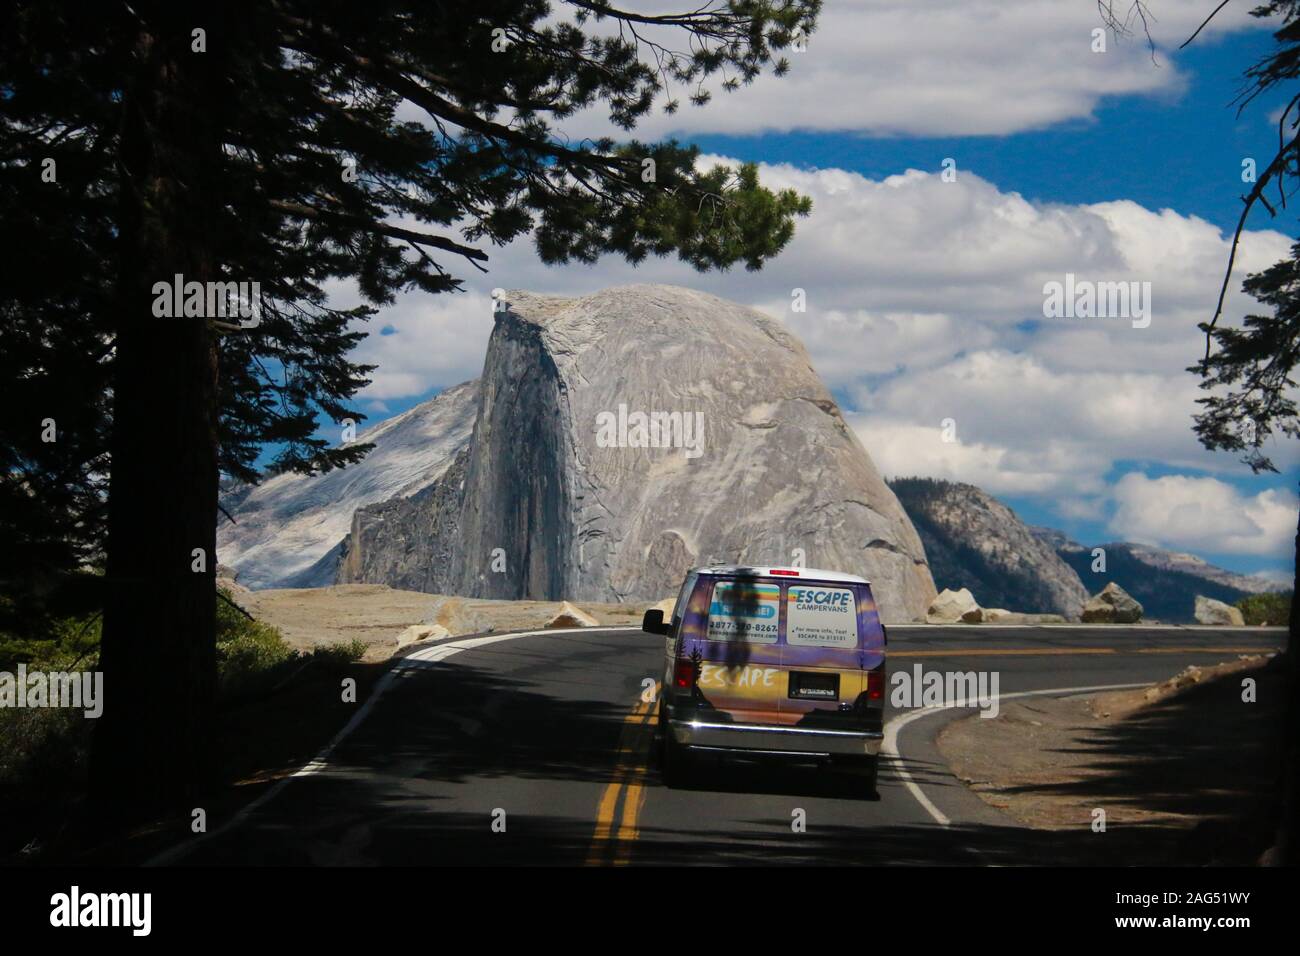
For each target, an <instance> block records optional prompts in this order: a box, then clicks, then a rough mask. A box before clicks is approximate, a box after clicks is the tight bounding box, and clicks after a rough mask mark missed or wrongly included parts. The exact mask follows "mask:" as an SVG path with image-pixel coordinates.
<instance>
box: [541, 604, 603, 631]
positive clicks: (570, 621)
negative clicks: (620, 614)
mask: <svg viewBox="0 0 1300 956" xmlns="http://www.w3.org/2000/svg"><path fill="white" fill-rule="evenodd" d="M599 624H600V621H598V620H596V619H595V618H594V617H592V616H591V615H590V614H588V613H587V612H586V611H584V610H582V609H581V608H576V607H574V606H573V605H572V604H570V603H569V602H568V601H565V602H564V603H562V604H561V605H560V609H559V610H558V611H556V612H555V614H554V615H553V616H552V617H551V619H550V620H549V621H547V622H546V626H547V627H548V628H550V627H597V626H599Z"/></svg>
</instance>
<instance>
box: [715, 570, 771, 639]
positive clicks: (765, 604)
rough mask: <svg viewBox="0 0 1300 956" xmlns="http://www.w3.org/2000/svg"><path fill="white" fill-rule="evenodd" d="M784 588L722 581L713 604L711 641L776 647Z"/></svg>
mask: <svg viewBox="0 0 1300 956" xmlns="http://www.w3.org/2000/svg"><path fill="white" fill-rule="evenodd" d="M780 611H781V586H780V585H779V584H760V583H759V582H757V581H719V582H717V583H716V584H715V585H714V586H713V600H712V601H711V602H710V604H709V629H708V633H707V635H706V637H707V638H708V640H710V641H737V642H741V643H745V644H775V643H776V635H777V626H778V622H779V620H780Z"/></svg>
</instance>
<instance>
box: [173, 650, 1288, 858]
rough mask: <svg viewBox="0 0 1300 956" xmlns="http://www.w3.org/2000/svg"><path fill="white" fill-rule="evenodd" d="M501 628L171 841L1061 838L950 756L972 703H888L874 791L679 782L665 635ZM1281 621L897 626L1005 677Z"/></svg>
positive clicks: (943, 666)
mask: <svg viewBox="0 0 1300 956" xmlns="http://www.w3.org/2000/svg"><path fill="white" fill-rule="evenodd" d="M487 640H488V642H484V643H480V644H473V643H472V640H461V641H453V642H448V643H444V644H442V645H435V646H433V647H426V648H421V649H420V650H419V651H418V652H417V653H416V654H415V655H414V656H413V657H408V658H406V659H405V660H404V661H403V663H402V664H401V666H400V667H398V668H397V669H395V670H394V671H393V672H392V677H391V679H390V680H388V682H387V683H386V685H385V686H384V688H383V691H382V694H381V696H380V697H379V698H378V699H377V700H376V699H372V700H371V701H364V700H363V701H362V702H360V703H359V704H358V707H359V708H362V707H365V708H366V709H365V713H364V715H363V716H362V717H361V719H360V720H356V719H354V721H353V727H352V729H350V730H349V731H348V732H347V733H346V735H344V736H343V737H342V738H341V739H339V740H338V741H337V743H336V745H335V746H334V747H333V749H332V751H331V752H330V753H329V754H328V756H327V757H326V758H325V759H323V760H320V761H318V762H317V763H315V764H314V765H312V766H311V767H310V768H308V769H307V770H306V771H304V772H302V773H300V774H299V775H298V776H296V777H294V778H292V779H291V780H289V781H288V782H287V783H285V784H281V785H278V786H276V787H274V788H273V789H272V790H270V791H267V792H265V793H263V794H262V795H261V797H260V798H259V801H258V802H257V803H256V804H255V805H253V806H251V807H246V808H245V809H244V811H243V812H241V813H240V814H239V815H237V816H232V817H228V818H227V819H225V820H221V819H211V820H210V826H211V828H212V832H210V833H209V834H207V835H206V836H204V837H193V838H190V839H187V840H185V841H183V842H181V843H179V844H177V846H176V847H175V849H174V850H172V851H170V852H169V853H168V854H166V855H165V856H164V857H162V858H160V859H159V860H158V861H157V862H160V863H184V864H226V863H239V864H316V865H360V866H364V865H376V864H383V865H403V864H459V865H494V864H584V863H589V864H596V865H618V864H633V865H640V864H654V863H746V864H768V863H781V864H789V863H801V862H814V863H859V864H882V863H927V864H959V865H968V864H988V863H1046V862H1052V853H1053V848H1054V846H1055V845H1056V844H1054V843H1053V840H1052V839H1049V838H1047V837H1045V836H1044V835H1043V834H1041V833H1038V832H1035V831H1030V830H1027V829H1024V828H1021V827H1019V826H1017V825H1016V824H1015V823H1014V822H1012V821H1011V820H1010V819H1009V818H1007V817H1006V816H1004V815H1002V814H1001V813H999V812H998V811H996V810H994V809H992V808H990V807H989V806H987V805H986V804H985V803H984V802H983V801H981V800H980V799H979V798H978V797H977V796H976V795H974V794H973V793H971V792H970V791H968V790H967V789H966V788H965V787H964V786H963V785H962V784H961V783H960V782H958V781H957V780H955V779H954V778H953V777H952V775H951V774H950V773H949V771H948V770H947V768H946V766H945V764H944V762H943V760H942V759H941V757H940V756H939V754H938V751H937V749H936V747H935V743H934V741H935V736H936V734H937V733H938V731H939V730H940V729H941V727H942V726H943V725H944V723H945V722H946V721H948V720H951V719H955V718H956V717H960V716H964V715H967V714H969V713H970V711H969V710H963V709H960V708H957V709H950V710H945V711H941V712H933V711H931V712H927V713H925V714H924V715H921V716H919V717H916V718H909V717H908V716H907V713H906V711H900V710H898V709H891V710H890V711H888V712H887V715H886V717H887V720H893V729H894V732H895V734H896V737H897V740H896V747H897V752H898V755H899V757H898V759H897V760H886V761H882V766H881V772H880V784H879V799H874V800H873V799H867V798H866V797H865V793H864V788H863V787H862V785H861V783H860V781H859V780H857V779H856V778H853V777H847V776H840V775H838V774H836V773H833V772H831V771H829V770H819V769H818V768H816V767H802V766H784V767H773V766H770V765H749V764H745V763H739V762H728V763H726V764H723V765H721V766H714V767H706V768H705V769H704V772H702V773H701V774H700V776H699V778H698V780H697V781H696V782H695V783H694V785H693V786H692V788H691V789H684V790H669V789H667V788H666V787H664V786H663V785H662V784H661V783H660V781H659V777H658V773H657V769H656V762H655V759H654V756H653V754H652V749H651V738H652V734H653V730H654V728H653V722H654V717H653V707H652V706H651V705H650V704H649V703H647V702H645V701H643V699H642V698H643V695H644V693H645V685H644V683H643V682H645V681H646V680H647V679H655V678H657V677H659V676H660V660H661V654H662V639H661V638H659V637H654V636H650V635H647V634H644V633H641V632H640V631H625V630H596V629H592V630H586V631H582V632H553V633H549V634H545V635H537V636H524V637H513V636H509V637H507V638H506V639H502V638H501V636H496V638H495V639H492V638H489V639H487ZM1284 640H1285V636H1284V634H1283V633H1282V631H1281V630H1273V629H1270V630H1267V631H1261V630H1260V629H1251V630H1233V629H1209V628H1141V627H1134V628H1130V627H1105V628H1096V627H1094V628H1087V627H1052V628H1044V627H1014V628H1013V627H1006V628H999V627H993V626H987V625H984V626H980V627H978V628H975V627H970V626H965V627H962V626H957V627H915V628H908V627H901V626H898V627H891V628H890V648H889V650H890V664H889V666H890V671H891V672H894V671H897V670H900V669H904V668H905V669H907V670H909V671H910V670H911V669H912V667H913V665H915V664H921V665H922V667H923V668H925V669H926V670H938V671H949V670H959V671H969V670H976V671H997V672H998V675H999V691H1000V693H1001V694H1002V696H1003V697H1006V696H1007V695H1009V694H1015V693H1025V692H1035V691H1042V690H1058V689H1062V688H1088V687H1098V686H1109V685H1119V684H1132V683H1146V682H1150V681H1156V680H1163V679H1165V678H1167V677H1169V676H1171V675H1173V674H1174V673H1176V672H1177V671H1179V670H1181V669H1182V668H1183V667H1185V666H1187V665H1188V664H1193V663H1197V664H1212V663H1217V662H1219V661H1224V660H1230V659H1232V658H1233V657H1234V656H1235V655H1236V654H1238V653H1243V652H1246V651H1251V650H1261V649H1274V648H1280V647H1281V645H1282V643H1283V641H1284ZM461 648H463V649H461ZM372 698H373V695H372ZM798 819H802V821H803V828H802V830H800V829H799V828H797V827H796V826H795V825H794V824H795V822H796V820H798Z"/></svg>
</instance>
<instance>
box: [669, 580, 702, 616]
mask: <svg viewBox="0 0 1300 956" xmlns="http://www.w3.org/2000/svg"><path fill="white" fill-rule="evenodd" d="M699 579H700V576H699V575H698V574H688V575H686V583H685V584H683V585H682V589H681V591H680V592H679V593H678V595H677V603H676V604H674V605H673V620H674V621H680V620H681V619H682V618H683V617H685V616H686V605H687V603H688V602H689V601H690V600H691V592H692V591H694V590H695V582H696V581H698V580H699Z"/></svg>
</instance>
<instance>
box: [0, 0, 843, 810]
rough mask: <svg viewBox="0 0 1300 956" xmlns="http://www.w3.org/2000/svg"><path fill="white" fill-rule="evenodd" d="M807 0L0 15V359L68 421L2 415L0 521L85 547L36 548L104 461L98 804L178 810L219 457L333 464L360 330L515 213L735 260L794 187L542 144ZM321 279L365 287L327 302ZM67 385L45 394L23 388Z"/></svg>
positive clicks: (774, 55)
mask: <svg viewBox="0 0 1300 956" xmlns="http://www.w3.org/2000/svg"><path fill="white" fill-rule="evenodd" d="M818 7H819V0H728V2H707V3H704V4H702V5H700V6H698V7H696V6H695V5H691V6H690V7H688V9H686V10H685V11H684V12H680V13H664V14H654V15H643V14H638V13H634V12H630V11H622V10H619V9H616V8H614V7H612V6H610V5H608V4H607V3H605V2H603V0H567V2H564V3H557V4H550V3H547V2H543V0H476V2H475V3H463V2H432V3H398V2H384V0H375V2H370V3H365V4H355V3H341V2H324V3H322V2H315V0H313V2H306V0H281V2H271V0H262V2H250V0H245V2H230V3H222V4H210V5H199V4H191V3H185V2H170V0H152V2H150V0H140V2H133V3H131V4H124V3H116V2H109V3H102V4H94V5H81V4H71V3H50V2H18V3H12V4H8V5H6V10H5V13H4V14H0V18H2V19H0V136H2V137H3V138H2V139H0V188H3V190H4V193H3V198H2V199H0V203H3V205H0V210H3V212H4V213H5V220H6V221H5V224H4V229H5V235H6V237H8V238H11V239H14V240H21V241H22V242H27V241H29V240H28V239H26V238H24V237H26V236H27V235H28V234H29V233H30V236H31V238H30V245H29V246H28V248H27V250H26V253H25V255H24V257H23V258H21V259H20V261H21V262H24V263H26V264H27V265H28V266H29V271H28V272H27V274H26V275H23V276H15V275H12V274H8V273H7V274H6V276H5V278H4V279H3V280H0V282H3V285H0V293H2V297H0V301H3V303H4V304H3V306H2V308H3V309H4V312H3V313H0V315H2V316H3V317H5V318H6V319H14V318H16V320H17V328H18V332H17V334H16V335H15V334H12V333H11V332H10V331H9V328H8V326H7V328H6V344H7V345H8V344H9V343H12V344H13V346H14V347H13V349H12V350H11V351H12V353H13V354H12V355H11V356H7V357H6V362H7V364H6V371H7V372H11V374H14V375H15V376H16V377H17V379H18V381H20V382H22V383H23V387H24V388H26V389H27V390H28V394H30V395H31V396H32V398H33V400H34V402H35V404H34V405H32V406H30V407H31V408H33V409H34V411H33V412H32V413H31V415H34V416H36V417H38V418H44V417H50V416H49V415H48V414H46V413H43V412H42V408H54V409H59V410H60V412H59V415H55V416H53V417H62V418H63V419H64V421H63V422H62V423H61V424H60V443H56V448H57V449H58V452H57V454H56V453H55V452H53V451H51V450H49V449H43V450H42V449H39V448H37V447H36V445H35V444H34V443H33V441H32V439H31V437H30V436H31V435H33V434H34V431H33V429H34V428H35V427H36V426H35V424H34V419H33V418H31V417H29V416H28V415H27V414H26V413H25V414H24V416H23V420H22V421H18V422H15V423H13V425H12V427H13V429H14V431H15V433H16V434H18V435H19V436H21V438H22V440H21V441H19V442H17V443H16V444H15V445H14V449H15V450H14V451H13V452H12V453H11V452H10V451H9V449H8V447H7V448H6V459H5V460H4V464H5V466H6V482H8V484H6V485H5V486H4V487H5V498H4V499H2V500H0V507H3V509H4V516H3V520H4V521H5V523H6V527H7V526H8V524H9V523H10V522H11V521H14V520H16V514H17V512H19V511H21V504H22V502H23V501H26V502H27V503H29V504H30V505H32V507H31V508H30V509H29V510H30V512H31V514H32V515H34V516H36V517H34V518H33V521H34V522H35V526H34V527H33V528H31V529H30V537H31V538H32V539H33V540H35V539H42V540H48V541H51V542H55V541H59V540H64V541H68V542H82V543H84V545H85V547H84V548H77V547H73V548H71V549H70V550H69V551H68V552H67V553H52V554H51V556H50V560H51V562H53V563H54V564H55V565H58V564H60V563H61V564H62V565H63V566H64V568H65V569H66V568H68V567H70V566H72V564H73V563H74V562H76V561H79V560H84V557H85V555H84V554H82V553H81V552H82V551H84V550H86V549H89V550H94V547H95V543H96V541H97V540H98V536H99V534H100V531H99V528H98V527H97V526H96V525H95V524H94V514H95V511H96V509H97V508H98V509H100V510H101V511H102V510H103V506H104V496H103V494H102V487H101V485H102V482H103V476H104V474H105V468H106V469H107V475H108V488H107V508H106V523H107V532H106V533H107V546H106V549H105V550H106V556H105V567H106V577H105V579H104V580H105V596H106V597H105V608H104V629H103V644H102V658H101V661H102V668H103V670H104V673H105V685H106V690H105V696H106V701H107V703H106V708H105V712H104V716H103V717H102V718H100V721H99V723H98V726H97V728H96V736H95V745H94V751H93V755H92V767H91V782H92V796H93V798H94V802H95V805H96V806H97V807H98V808H99V810H100V812H101V813H102V815H103V816H102V819H103V820H104V821H105V822H108V823H119V822H124V821H129V820H132V819H137V818H140V817H143V816H146V815H148V814H152V813H155V812H158V811H160V810H164V809H177V808H185V807H188V806H190V805H191V804H190V803H189V802H188V801H189V800H190V799H192V796H193V794H194V793H195V791H196V788H199V787H201V786H203V784H204V781H205V772H206V769H207V763H206V760H205V754H206V752H207V749H208V748H207V739H208V734H209V732H210V718H211V712H212V701H213V692H214V673H215V660H214V618H213V587H214V571H215V564H216V558H215V529H216V524H217V517H218V508H219V501H218V482H219V477H220V475H222V474H225V475H227V476H230V477H232V478H235V479H239V480H241V481H246V482H252V481H256V480H257V478H258V475H257V472H256V470H255V468H254V463H255V461H256V459H257V456H258V454H259V453H260V451H261V449H262V448H263V447H264V446H266V445H268V444H269V445H273V446H274V447H275V448H277V449H278V453H277V457H276V460H275V463H274V468H275V469H277V470H282V469H291V470H295V471H300V472H307V473H310V472H314V471H318V470H324V469H329V468H334V467H341V466H346V465H347V464H349V463H351V462H354V461H356V460H357V459H358V458H360V457H361V456H362V455H363V454H364V453H365V451H366V446H364V445H358V444H341V443H340V442H336V441H331V440H330V438H329V437H328V435H326V436H325V437H322V432H321V428H320V421H321V419H322V417H323V418H325V419H329V420H331V421H333V422H335V423H341V422H344V421H346V420H348V419H352V420H354V421H359V420H361V419H362V418H363V416H362V415H361V414H360V413H359V412H358V411H357V410H356V409H355V408H353V407H352V406H351V405H350V404H349V400H350V398H351V397H352V396H353V395H355V394H356V392H357V391H358V389H360V388H361V387H362V386H364V385H365V384H366V382H367V378H366V376H367V373H368V372H369V371H370V370H369V369H368V368H367V367H366V366H363V365H359V364H356V363H354V362H352V361H350V359H349V357H348V355H349V352H350V350H351V349H352V347H353V346H354V345H355V344H356V343H357V341H359V339H360V338H361V336H362V335H363V334H364V332H363V331H362V330H361V329H360V328H359V325H360V323H362V322H364V320H365V319H366V318H368V317H369V316H371V315H373V314H374V313H375V311H376V310H377V309H381V308H383V307H384V306H385V305H387V304H390V303H391V302H393V300H394V297H395V296H396V295H397V294H398V293H399V292H402V291H405V290H412V289H418V290H423V291H425V292H432V293H442V292H453V291H456V290H458V289H460V288H461V282H460V280H459V279H458V278H457V277H456V275H455V274H454V271H453V269H454V268H455V265H456V264H459V266H460V267H462V268H463V267H465V266H466V264H468V266H471V267H476V268H484V264H485V263H486V262H488V254H487V252H486V251H485V250H486V249H488V248H490V247H492V246H497V245H501V244H503V243H506V242H509V241H510V240H512V239H514V238H516V237H519V236H521V235H525V234H530V233H531V234H532V235H533V237H534V240H535V245H536V249H537V253H538V255H539V256H540V258H541V259H542V260H543V261H545V262H548V263H564V262H571V261H577V262H583V263H587V262H593V261H595V260H596V259H597V258H598V257H599V256H601V255H603V254H606V253H614V254H617V255H620V256H622V257H624V258H626V259H628V260H630V261H632V262H639V261H641V260H643V259H645V258H646V257H647V256H650V255H656V256H664V255H670V254H675V255H677V256H678V257H680V258H681V259H683V260H684V261H687V262H689V263H691V264H692V265H693V266H695V267H696V268H699V269H710V268H726V267H729V266H731V265H733V264H736V263H744V265H745V266H746V267H748V268H751V269H756V268H759V267H761V266H762V265H763V263H765V262H766V261H767V260H768V259H769V258H770V257H771V256H773V255H775V254H776V253H778V252H779V251H780V250H781V248H782V247H783V246H784V245H785V244H786V243H787V242H788V241H789V239H790V238H791V235H792V232H793V221H794V219H795V217H796V216H799V215H804V214H806V213H807V212H808V209H809V203H808V201H807V200H806V199H805V198H803V197H800V196H798V195H796V194H794V193H793V192H790V191H783V192H779V193H773V192H772V191H769V190H767V189H765V188H764V187H763V186H762V185H761V184H760V183H759V182H758V179H757V175H756V171H755V169H754V167H752V166H741V167H739V168H734V169H733V168H727V167H715V168H712V169H702V168H697V159H698V151H697V150H696V149H695V148H693V147H691V146H689V145H682V144H680V143H677V142H675V141H668V142H659V143H652V144H647V143H641V142H638V141H636V140H634V139H627V140H626V141H623V142H616V141H615V139H614V138H612V137H609V138H600V139H596V140H594V141H593V140H583V141H577V142H574V141H570V140H568V139H567V138H565V137H564V136H563V135H562V129H561V121H563V120H565V119H567V118H570V117H573V116H574V115H575V114H576V113H578V112H579V111H580V110H596V109H599V110H603V111H604V112H605V113H606V114H607V115H608V117H609V119H610V120H611V121H612V123H613V124H614V126H615V127H617V128H618V129H620V130H622V131H624V132H627V131H630V130H632V129H633V128H634V127H635V125H636V124H637V122H638V121H639V120H641V119H642V118H643V117H645V116H646V115H647V114H648V113H649V111H650V110H652V109H653V108H656V104H657V103H660V102H662V103H663V106H664V108H666V109H669V110H674V109H676V108H677V107H678V97H679V96H680V95H682V91H685V95H686V96H687V97H688V99H689V100H690V101H691V102H692V103H694V104H696V105H703V104H705V103H707V102H708V100H709V97H710V91H709V89H708V86H707V83H708V82H710V81H720V85H721V87H722V88H723V89H733V88H735V87H736V86H737V85H739V84H741V83H748V82H750V81H752V80H753V79H754V78H755V77H757V76H758V75H759V74H760V73H761V72H762V71H764V70H766V69H771V70H772V71H774V72H776V73H778V74H779V73H783V72H784V71H785V70H786V68H787V66H788V64H787V63H786V61H785V60H784V59H782V58H780V51H781V50H782V49H784V48H787V47H790V46H792V45H793V44H795V43H796V42H797V41H799V40H800V38H801V37H802V36H804V35H807V34H808V33H810V32H811V30H812V29H813V26H814V21H815V17H816V14H817V12H818ZM46 159H54V160H55V165H56V167H57V170H58V174H57V179H56V180H55V181H53V182H49V181H43V180H42V177H41V171H42V163H43V161H44V160H46ZM15 212H17V213H19V215H18V217H17V218H15V219H14V220H13V221H10V220H9V215H10V214H11V213H15ZM177 277H179V278H177ZM338 279H345V280H351V281H353V282H355V283H356V285H357V287H358V288H359V289H360V291H361V293H362V294H363V296H364V298H365V300H366V302H367V304H366V305H364V306H362V307H359V308H355V309H349V310H340V309H338V308H335V307H333V306H332V305H331V304H330V301H329V299H328V297H327V295H326V292H325V289H326V284H327V283H329V282H331V281H332V280H338ZM174 282H183V283H205V284H207V283H239V282H247V283H250V284H251V283H252V282H256V283H258V292H257V295H256V297H255V298H256V301H255V302H252V303H243V305H244V306H246V307H247V308H245V309H244V311H245V312H246V313H247V314H243V315H235V316H231V315H229V314H227V315H224V316H223V315H216V314H213V311H214V309H215V307H216V305H217V304H224V300H219V299H214V300H212V301H210V302H207V304H206V307H203V308H200V303H199V301H198V300H197V299H196V300H194V307H193V308H192V309H189V310H188V311H190V312H191V313H201V314H189V315H185V314H181V315H166V314H160V313H166V312H167V311H168V309H167V306H168V303H169V301H171V296H169V295H167V294H166V293H165V289H166V287H167V286H169V285H171V284H173V283H174ZM246 288H250V289H251V288H252V287H251V285H250V286H247V287H246ZM160 289H162V290H164V291H163V292H160V291H159V290H160ZM232 306H233V301H232ZM185 311H187V310H186V309H184V308H183V309H182V312H185ZM65 386H66V387H67V388H68V389H69V391H67V392H65V393H63V395H62V398H61V400H62V401H64V402H66V409H65V406H61V405H60V404H59V402H58V401H56V400H55V399H53V398H51V394H52V393H54V392H58V391H59V390H60V389H64V388H65ZM6 427H8V425H7V426H6ZM74 433H75V434H74ZM64 435H67V436H68V439H67V443H66V444H63V443H62V442H63V436H64ZM8 437H9V436H8V435H6V438H8ZM33 449H35V451H33ZM37 452H43V455H44V457H42V456H41V454H37ZM23 474H26V477H25V478H24V477H22V476H23ZM15 476H17V477H16V478H15ZM24 495H26V496H27V497H26V498H25V499H24V498H23V496H24ZM61 522H62V523H61ZM61 535H62V536H63V537H62V538H61ZM56 550H57V549H56Z"/></svg>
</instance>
